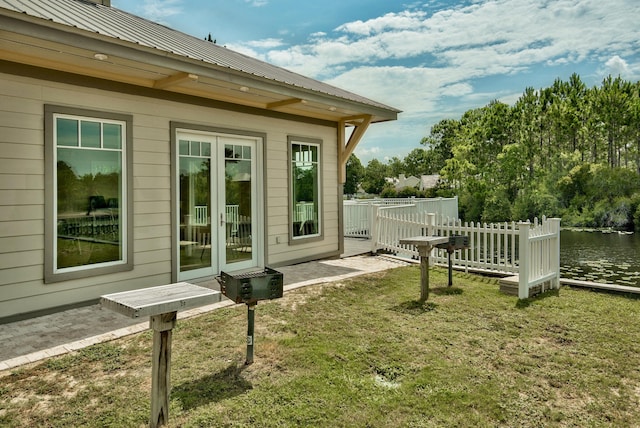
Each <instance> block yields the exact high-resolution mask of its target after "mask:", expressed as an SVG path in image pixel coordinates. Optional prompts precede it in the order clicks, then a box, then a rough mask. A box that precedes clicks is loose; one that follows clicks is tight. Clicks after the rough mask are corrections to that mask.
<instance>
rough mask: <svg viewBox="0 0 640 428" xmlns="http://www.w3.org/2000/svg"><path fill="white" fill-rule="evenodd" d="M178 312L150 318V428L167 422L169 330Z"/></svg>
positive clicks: (169, 361)
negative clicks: (151, 345) (151, 347)
mask: <svg viewBox="0 0 640 428" xmlns="http://www.w3.org/2000/svg"><path fill="white" fill-rule="evenodd" d="M177 315H178V312H167V313H165V314H160V315H154V316H152V317H150V320H149V327H150V328H152V329H153V352H152V368H151V418H150V420H149V426H150V427H152V428H155V427H158V426H161V425H164V424H166V423H167V421H168V420H169V395H170V392H171V381H170V375H171V333H172V332H171V330H172V329H173V328H174V327H175V326H176V319H177Z"/></svg>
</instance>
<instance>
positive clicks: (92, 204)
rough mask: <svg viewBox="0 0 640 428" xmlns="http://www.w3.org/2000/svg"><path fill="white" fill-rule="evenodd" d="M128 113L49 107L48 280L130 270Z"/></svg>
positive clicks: (129, 130) (129, 132)
mask: <svg viewBox="0 0 640 428" xmlns="http://www.w3.org/2000/svg"><path fill="white" fill-rule="evenodd" d="M131 128H132V118H131V116H128V115H120V114H112V113H100V112H95V111H88V110H79V109H73V108H68V107H58V106H49V105H48V106H46V107H45V135H46V185H45V194H46V213H47V216H46V228H45V240H46V248H47V251H46V254H45V281H46V282H56V281H63V280H68V279H74V278H79V277H86V276H93V275H102V274H106V273H111V272H120V271H124V270H131V269H132V268H133V260H132V248H131V247H132V229H131V227H132V209H131V197H132V192H131Z"/></svg>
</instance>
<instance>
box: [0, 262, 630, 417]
mask: <svg viewBox="0 0 640 428" xmlns="http://www.w3.org/2000/svg"><path fill="white" fill-rule="evenodd" d="M446 275H447V273H446V271H445V270H441V269H433V270H432V271H431V285H432V287H431V291H432V292H431V294H430V298H429V301H428V302H427V303H426V304H424V305H423V304H420V303H419V302H418V301H417V299H418V298H419V293H420V291H419V276H420V272H419V268H418V267H407V268H399V269H394V270H390V271H386V272H383V273H378V274H372V275H368V276H362V277H358V278H355V279H352V280H348V281H343V282H336V283H327V284H323V285H318V286H310V287H306V288H302V289H298V290H295V291H292V292H289V293H287V294H286V295H285V297H283V298H282V299H278V300H274V301H271V302H260V304H259V305H258V306H257V309H256V346H255V362H254V364H253V365H250V366H244V365H243V362H244V358H245V351H246V316H247V315H246V307H244V306H242V305H241V306H235V307H232V308H227V309H223V310H218V311H215V312H212V313H209V314H206V315H203V316H200V317H198V318H193V319H190V320H182V321H179V322H178V325H177V327H176V328H175V329H174V333H173V354H172V374H171V379H172V392H171V404H170V415H169V426H173V427H177V426H180V427H209V426H220V427H245V426H254V427H443V426H444V427H450V426H460V427H466V426H471V427H495V426H513V427H540V426H545V427H556V426H557V427H610V426H616V427H634V426H635V427H638V426H640V425H639V422H638V421H640V371H639V370H638V367H640V323H639V322H638V320H639V319H640V301H638V300H635V299H632V298H628V297H624V296H618V295H610V294H600V293H594V292H589V291H584V290H572V289H568V288H563V289H562V290H560V292H557V291H556V292H549V293H546V294H544V295H542V296H540V297H537V298H534V299H529V300H526V301H523V302H518V301H517V299H516V298H514V297H512V296H506V295H503V294H501V293H500V292H499V291H498V284H497V282H496V281H495V280H492V279H487V278H483V277H480V276H474V275H465V274H457V275H456V276H455V277H454V284H455V285H454V287H452V288H448V287H446V283H447V276H446ZM150 353H151V334H150V333H149V332H147V333H144V334H139V335H135V336H132V337H128V338H124V339H119V340H117V341H113V342H110V343H105V344H101V345H96V346H93V347H90V348H86V349H83V350H81V351H79V352H76V353H73V354H69V355H65V356H61V357H56V358H51V359H49V360H47V361H45V362H42V363H40V364H37V365H32V366H28V367H24V368H20V369H18V370H14V371H11V372H7V373H4V374H0V377H1V379H0V385H1V386H0V426H3V427H5V426H6V427H19V426H20V427H21V426H52V427H57V426H65V427H67V426H87V427H95V426H112V427H123V426H124V427H128V426H132V427H138V426H139V427H142V426H146V425H147V424H148V417H149V406H150V404H149V394H150V371H151V368H150Z"/></svg>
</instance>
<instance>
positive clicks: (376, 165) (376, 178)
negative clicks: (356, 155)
mask: <svg viewBox="0 0 640 428" xmlns="http://www.w3.org/2000/svg"><path fill="white" fill-rule="evenodd" d="M387 176H388V171H387V166H386V165H384V164H383V163H381V162H380V161H379V160H377V159H372V160H370V161H369V163H368V164H367V166H366V167H365V169H364V179H363V181H362V187H363V188H364V191H365V192H367V193H371V194H374V195H379V194H380V193H381V192H382V189H383V188H384V184H385V178H386V177H387Z"/></svg>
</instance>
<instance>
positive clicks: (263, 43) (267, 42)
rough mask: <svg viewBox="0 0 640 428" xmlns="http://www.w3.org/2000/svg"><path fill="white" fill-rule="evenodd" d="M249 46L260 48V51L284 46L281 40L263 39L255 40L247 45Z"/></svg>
mask: <svg viewBox="0 0 640 428" xmlns="http://www.w3.org/2000/svg"><path fill="white" fill-rule="evenodd" d="M247 45H249V46H251V47H254V48H258V49H273V48H279V47H280V46H282V45H283V43H282V40H281V39H273V38H271V39H262V40H253V41H250V42H248V43H247Z"/></svg>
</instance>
